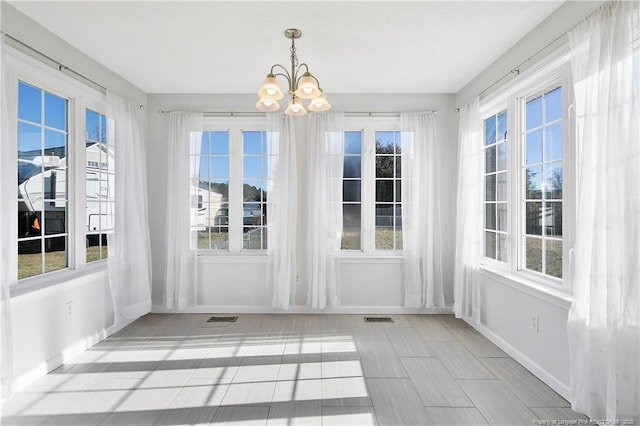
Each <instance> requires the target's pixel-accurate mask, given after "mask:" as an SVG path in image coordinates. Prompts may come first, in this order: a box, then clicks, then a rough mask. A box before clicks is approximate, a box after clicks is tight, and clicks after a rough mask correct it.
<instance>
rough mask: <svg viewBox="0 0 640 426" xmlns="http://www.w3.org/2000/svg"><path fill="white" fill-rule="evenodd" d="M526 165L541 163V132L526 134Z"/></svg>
mask: <svg viewBox="0 0 640 426" xmlns="http://www.w3.org/2000/svg"><path fill="white" fill-rule="evenodd" d="M526 145H527V153H526V158H525V160H526V164H535V163H541V162H542V130H535V131H533V132H531V133H527V142H526Z"/></svg>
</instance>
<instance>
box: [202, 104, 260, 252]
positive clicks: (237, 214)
mask: <svg viewBox="0 0 640 426" xmlns="http://www.w3.org/2000/svg"><path fill="white" fill-rule="evenodd" d="M202 130H203V132H229V154H228V158H229V164H228V167H229V199H228V201H227V203H228V208H229V225H228V232H229V239H228V241H229V249H228V250H212V249H197V248H196V253H197V255H198V256H214V257H215V256H221V257H224V256H260V257H266V256H267V249H266V248H265V249H244V248H243V242H242V235H243V211H244V207H243V204H244V199H243V198H244V197H243V182H244V176H243V157H244V155H243V150H242V142H243V139H242V132H244V131H247V132H267V122H266V117H265V116H250V117H232V116H228V117H214V116H210V117H207V116H205V117H204V126H203V129H202ZM196 131H197V130H196ZM189 155H190V156H191V153H189ZM267 226H268V224H265V228H267ZM267 241H268V240H267Z"/></svg>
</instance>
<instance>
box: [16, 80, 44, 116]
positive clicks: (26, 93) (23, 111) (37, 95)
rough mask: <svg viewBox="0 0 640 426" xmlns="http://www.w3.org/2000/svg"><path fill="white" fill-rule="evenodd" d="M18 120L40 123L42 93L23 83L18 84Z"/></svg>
mask: <svg viewBox="0 0 640 426" xmlns="http://www.w3.org/2000/svg"><path fill="white" fill-rule="evenodd" d="M18 119H20V120H27V121H32V122H34V123H42V91H41V90H40V89H36V88H35V87H33V86H30V85H28V84H25V83H23V82H19V83H18Z"/></svg>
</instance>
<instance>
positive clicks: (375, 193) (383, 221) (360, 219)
mask: <svg viewBox="0 0 640 426" xmlns="http://www.w3.org/2000/svg"><path fill="white" fill-rule="evenodd" d="M347 125H348V126H349V127H351V128H352V129H356V128H359V129H360V130H349V131H346V132H345V138H344V169H343V182H342V188H343V195H342V196H343V203H342V208H343V210H342V212H343V234H342V250H344V251H350V252H363V253H365V254H375V253H394V252H397V251H398V250H401V249H402V207H401V204H400V203H401V177H402V176H401V175H402V173H401V142H400V132H399V131H397V130H396V129H397V128H398V127H399V123H398V120H389V119H380V118H376V117H374V118H369V119H353V120H351V121H348V122H347Z"/></svg>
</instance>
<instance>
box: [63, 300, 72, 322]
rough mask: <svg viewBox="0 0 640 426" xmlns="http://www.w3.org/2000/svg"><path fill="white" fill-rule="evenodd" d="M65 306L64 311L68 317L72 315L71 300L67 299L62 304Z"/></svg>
mask: <svg viewBox="0 0 640 426" xmlns="http://www.w3.org/2000/svg"><path fill="white" fill-rule="evenodd" d="M64 306H65V312H66V314H67V318H70V317H72V316H73V301H69V302H67V303H65V304H64Z"/></svg>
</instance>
